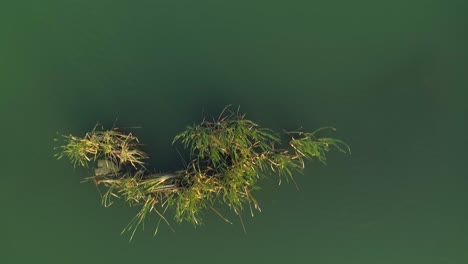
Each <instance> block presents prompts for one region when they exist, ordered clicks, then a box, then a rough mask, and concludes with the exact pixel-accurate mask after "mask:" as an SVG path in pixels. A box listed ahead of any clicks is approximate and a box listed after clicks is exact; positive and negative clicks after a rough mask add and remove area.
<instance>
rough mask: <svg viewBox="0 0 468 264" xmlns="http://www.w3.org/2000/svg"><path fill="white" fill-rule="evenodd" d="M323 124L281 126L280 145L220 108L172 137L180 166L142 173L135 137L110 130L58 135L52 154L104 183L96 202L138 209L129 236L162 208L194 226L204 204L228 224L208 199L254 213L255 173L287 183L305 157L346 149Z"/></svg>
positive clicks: (265, 131)
mask: <svg viewBox="0 0 468 264" xmlns="http://www.w3.org/2000/svg"><path fill="white" fill-rule="evenodd" d="M325 129H327V128H323V129H318V130H316V131H314V132H311V133H309V132H302V131H294V132H286V135H287V136H288V137H289V141H288V142H287V143H286V144H281V142H282V140H281V137H280V135H278V134H276V133H274V132H272V131H271V130H269V129H266V128H262V127H260V126H259V125H258V124H256V123H254V122H252V121H250V120H248V119H245V115H240V114H239V113H238V112H237V113H233V112H229V111H228V109H227V108H225V109H224V110H223V112H222V113H221V114H220V116H219V117H218V119H217V120H213V121H211V122H210V121H206V120H203V121H202V122H201V123H200V124H194V125H192V126H189V127H187V129H186V130H185V131H183V132H182V133H180V134H178V135H176V136H175V137H174V140H173V144H174V143H176V142H180V143H181V144H182V145H183V146H184V147H185V148H186V149H188V150H189V152H190V157H189V160H191V162H189V164H187V165H186V167H185V168H184V169H182V170H178V171H175V172H170V173H150V172H149V171H148V169H147V168H146V163H145V162H144V160H145V159H147V157H148V156H147V155H146V153H144V152H143V151H141V150H140V143H139V140H138V138H137V137H135V136H134V135H132V134H131V133H128V134H125V133H123V132H120V131H119V130H118V129H116V128H114V129H111V130H98V129H96V128H94V129H93V130H92V131H91V132H88V133H86V134H85V136H84V137H83V138H80V137H76V136H73V135H69V136H63V138H64V140H65V144H64V145H62V146H60V147H58V149H59V150H60V151H59V153H57V154H56V157H57V158H58V159H61V158H63V157H67V158H68V159H69V160H70V161H71V162H72V164H74V165H75V166H76V165H79V166H83V167H86V168H94V171H92V172H93V176H92V177H89V178H86V180H88V181H89V180H92V181H94V182H95V183H96V184H97V185H99V186H104V187H105V188H106V191H105V193H104V194H103V195H102V204H103V205H104V206H106V207H107V206H110V205H111V204H112V201H111V200H112V199H113V198H120V199H123V200H124V201H125V202H126V203H128V204H129V205H138V206H140V207H141V210H140V211H139V212H138V214H137V215H136V216H135V218H133V220H132V221H131V222H130V223H129V225H128V226H127V227H126V228H125V229H124V231H131V233H132V237H133V234H134V233H135V231H136V229H137V227H138V226H139V225H140V224H142V223H144V220H145V218H146V216H148V215H149V214H150V213H151V212H154V213H156V215H158V216H159V217H161V218H162V219H163V220H164V221H165V222H167V220H166V218H165V217H164V216H163V214H165V212H166V211H167V210H168V209H169V208H171V209H172V210H170V211H172V212H174V219H175V220H176V221H177V222H181V221H188V222H191V223H193V224H195V225H199V224H201V223H202V217H201V213H202V212H203V211H204V210H205V209H211V210H213V211H214V212H215V213H216V214H218V215H219V216H221V218H222V219H224V220H225V221H226V222H230V221H229V220H228V219H227V218H225V217H224V216H222V215H221V214H220V212H219V211H218V210H216V209H215V205H216V204H221V205H225V206H227V207H228V208H229V209H230V210H232V211H233V212H234V213H235V214H237V215H239V217H240V216H241V214H242V212H243V209H244V206H245V205H248V208H250V211H251V214H252V215H253V210H252V209H256V210H258V211H260V206H259V204H258V202H257V200H256V199H255V197H254V196H253V194H252V192H253V191H254V190H256V189H258V188H259V186H258V181H259V180H260V179H262V178H264V177H266V176H268V175H270V174H271V173H275V174H277V175H278V176H279V181H280V182H281V179H282V177H286V180H288V181H289V180H292V181H293V182H294V178H293V172H295V171H302V170H303V169H304V167H305V161H306V160H311V159H316V160H318V161H320V162H322V163H325V162H326V158H325V154H326V153H327V152H328V151H330V150H332V149H336V150H338V151H341V152H343V153H349V152H350V151H349V147H348V145H346V143H344V142H343V141H341V140H338V139H333V138H321V137H318V136H317V134H318V132H319V131H322V130H325ZM331 130H334V129H331ZM157 208H160V209H157ZM241 219H242V218H241Z"/></svg>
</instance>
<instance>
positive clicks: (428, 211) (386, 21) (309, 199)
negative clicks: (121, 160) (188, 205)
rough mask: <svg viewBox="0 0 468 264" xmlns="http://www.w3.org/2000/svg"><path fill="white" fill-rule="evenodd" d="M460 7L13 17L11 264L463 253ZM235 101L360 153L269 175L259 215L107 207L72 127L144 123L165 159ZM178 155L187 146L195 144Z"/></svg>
mask: <svg viewBox="0 0 468 264" xmlns="http://www.w3.org/2000/svg"><path fill="white" fill-rule="evenodd" d="M467 7H468V6H467V4H466V3H462V2H461V1H458V3H457V1H429V2H428V1H387V2H375V1H358V2H356V1H338V2H336V1H334V2H330V1H321V2H320V1H293V2H291V1H289V2H287V3H286V2H284V1H283V2H281V1H276V2H272V1H248V2H239V1H231V2H226V1H173V0H172V1H143V2H142V1H126V2H125V1H92V2H91V1H89V2H86V3H85V2H83V1H30V3H29V4H24V3H15V4H14V6H13V4H12V5H11V6H10V7H8V8H6V9H5V8H2V11H0V13H1V16H0V17H1V18H0V22H1V23H0V24H1V26H0V28H2V30H1V32H3V33H2V35H3V37H2V40H1V41H0V42H1V43H0V61H1V62H2V63H0V67H1V71H0V84H1V87H0V112H1V114H2V128H3V129H2V135H3V136H2V138H3V140H2V146H3V148H2V154H0V155H1V157H2V159H1V160H2V171H3V173H2V187H4V191H3V192H2V201H3V208H6V210H5V209H4V210H3V212H4V213H3V215H2V218H3V219H2V220H1V222H2V223H3V225H2V226H3V233H4V234H3V236H2V237H3V238H4V239H3V243H2V244H3V246H2V247H1V249H0V252H1V254H0V256H2V257H1V259H5V258H6V260H5V261H0V262H2V263H129V262H133V263H135V262H146V263H149V262H165V263H188V262H190V263H219V262H223V263H240V262H242V263H251V262H252V263H253V262H262V263H263V262H267V263H285V262H287V263H347V264H349V263H359V264H364V263H372V264H374V263H379V264H381V263H389V264H394V263H411V264H413V263H465V262H467V261H468V253H466V244H467V243H468V240H467V239H466V237H468V236H467V235H468V233H467V230H468V229H467V228H466V223H467V221H466V220H467V218H468V213H467V209H466V203H465V201H466V199H467V198H468V196H467V194H466V186H467V184H468V182H467V179H466V176H465V175H466V168H465V166H464V165H463V164H464V162H465V158H464V157H466V154H465V151H464V146H465V145H466V132H467V123H466V113H467V107H466V103H465V98H466V95H467V93H466V87H467V86H466V84H467V81H466V69H467V68H468V67H467V66H468V63H467V62H468V56H467V51H466V47H467V44H468V37H467V34H466V25H467V23H468V19H467V16H466V15H465V13H466V12H463V10H466V8H467ZM228 104H233V105H236V106H237V105H240V107H241V111H242V112H245V113H247V117H249V118H251V119H252V120H254V121H256V122H258V123H260V124H262V125H263V126H266V127H270V128H273V129H277V130H281V129H287V130H294V129H297V128H299V127H303V128H304V129H309V130H313V129H316V128H318V127H321V126H334V127H336V128H337V132H336V134H334V135H333V136H336V137H339V138H342V139H343V140H345V141H346V142H348V143H349V144H350V146H351V148H352V150H353V154H352V155H351V156H344V155H340V154H337V153H332V154H331V155H330V156H329V162H328V166H323V165H321V164H319V163H318V162H309V163H308V164H307V169H306V170H305V173H304V174H303V175H300V174H299V175H297V178H296V179H297V185H298V187H299V191H298V190H297V189H296V187H295V186H294V184H289V185H288V184H285V183H283V184H282V185H281V186H277V183H278V182H277V179H276V178H272V179H269V180H265V181H264V182H263V183H262V190H260V191H259V192H257V198H258V201H259V203H260V205H261V208H262V213H257V214H256V215H255V217H254V218H251V217H250V216H249V214H248V213H246V214H245V216H244V218H243V221H244V224H245V227H246V230H247V233H246V234H245V233H244V232H243V229H242V225H241V224H240V221H239V220H238V219H237V218H235V217H232V219H231V220H232V221H233V224H232V225H230V224H228V223H225V222H224V221H223V220H222V219H220V218H219V217H217V216H216V214H214V213H212V212H207V213H206V215H205V218H204V220H205V224H204V225H203V226H202V227H198V228H193V227H192V226H191V225H189V224H181V225H178V224H173V226H172V227H173V228H174V229H175V232H172V231H171V229H170V228H168V227H167V226H165V225H161V227H160V230H159V233H158V235H157V237H156V238H153V237H152V235H153V232H154V228H155V222H156V221H157V218H156V217H154V218H153V220H154V221H153V222H152V223H150V224H148V225H147V226H146V229H145V230H144V231H140V232H138V233H137V234H136V237H135V238H134V241H133V242H131V243H128V237H126V236H120V231H121V230H122V229H123V228H124V227H125V225H126V223H127V222H128V221H129V220H130V219H131V217H132V216H133V215H134V213H135V212H136V210H137V209H136V208H128V207H127V206H125V205H122V204H121V203H116V204H115V205H113V206H112V207H110V208H103V207H102V206H101V205H100V196H99V193H98V192H97V190H96V188H95V186H93V184H92V183H90V182H88V183H83V184H81V183H80V181H81V180H82V179H83V178H84V177H88V176H90V175H88V174H87V172H86V171H85V170H81V169H73V167H72V166H71V165H69V164H67V163H66V162H64V161H55V160H54V158H53V153H54V151H53V147H54V146H55V143H54V142H53V139H54V138H56V137H57V135H56V132H59V133H65V134H68V133H73V134H78V135H80V134H81V135H82V134H83V133H85V132H87V131H88V130H90V129H92V128H93V127H94V125H95V124H96V123H97V122H100V123H102V124H103V125H104V126H106V127H111V126H112V125H113V124H116V125H117V126H119V127H127V128H129V127H140V128H133V129H132V131H133V132H134V134H135V135H137V136H138V137H139V138H140V139H141V141H142V142H143V143H144V144H145V150H146V151H147V152H148V153H149V155H150V157H151V160H150V163H151V164H152V166H153V168H154V169H155V170H157V171H160V172H167V171H174V170H177V169H180V168H181V166H182V164H183V161H182V159H181V157H180V156H179V154H178V153H177V151H176V150H175V149H174V148H173V147H172V146H171V142H172V138H173V136H174V135H176V134H177V133H178V132H180V131H182V130H183V129H184V128H185V126H186V125H189V124H193V123H194V122H198V121H200V120H201V119H202V118H203V116H208V117H209V116H212V115H213V116H216V115H217V114H218V113H219V111H221V110H222V108H223V107H224V106H226V105H228ZM182 154H183V153H182Z"/></svg>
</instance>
